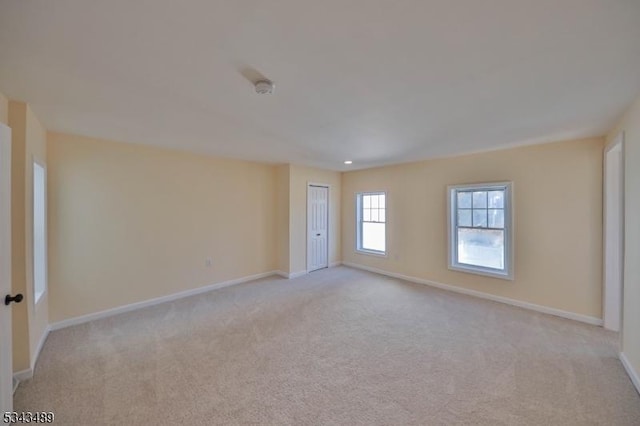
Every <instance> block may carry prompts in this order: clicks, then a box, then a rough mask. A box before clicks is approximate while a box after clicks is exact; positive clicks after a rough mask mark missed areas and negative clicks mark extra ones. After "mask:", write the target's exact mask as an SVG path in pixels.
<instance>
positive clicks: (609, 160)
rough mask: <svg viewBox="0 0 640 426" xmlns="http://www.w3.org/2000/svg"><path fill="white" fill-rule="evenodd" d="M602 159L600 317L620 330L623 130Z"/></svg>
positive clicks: (621, 300)
mask: <svg viewBox="0 0 640 426" xmlns="http://www.w3.org/2000/svg"><path fill="white" fill-rule="evenodd" d="M603 162H604V165H603V185H602V187H603V200H602V201H603V203H602V204H603V225H604V226H603V268H602V275H603V280H602V282H603V286H602V290H603V294H602V320H603V325H604V328H607V329H609V330H613V331H620V332H621V331H622V326H623V324H622V309H623V300H624V299H623V297H624V289H623V283H624V132H621V133H620V134H618V135H617V136H616V138H615V139H614V142H613V143H611V144H610V145H609V146H607V147H606V148H605V151H604V161H603ZM614 173H615V174H614ZM620 334H622V333H620Z"/></svg>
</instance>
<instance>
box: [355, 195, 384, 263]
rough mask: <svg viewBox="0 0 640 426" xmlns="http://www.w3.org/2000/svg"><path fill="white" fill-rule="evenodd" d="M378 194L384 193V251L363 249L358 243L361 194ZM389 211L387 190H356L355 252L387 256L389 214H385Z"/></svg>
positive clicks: (360, 223) (360, 235)
mask: <svg viewBox="0 0 640 426" xmlns="http://www.w3.org/2000/svg"><path fill="white" fill-rule="evenodd" d="M379 194H384V200H385V207H384V209H385V217H384V247H385V251H378V250H370V249H364V248H362V247H360V243H361V241H362V221H361V220H360V214H361V210H362V209H361V206H360V203H361V200H362V196H363V195H379ZM388 212H389V203H388V202H387V192H386V191H362V192H356V253H360V254H366V255H370V256H378V257H387V247H388V244H387V243H388V235H389V233H388V232H387V224H388V223H389V221H388V217H389V215H388V214H387V213H388Z"/></svg>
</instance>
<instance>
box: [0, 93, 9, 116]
mask: <svg viewBox="0 0 640 426" xmlns="http://www.w3.org/2000/svg"><path fill="white" fill-rule="evenodd" d="M0 123H2V124H9V99H7V97H6V96H5V95H3V94H2V93H0Z"/></svg>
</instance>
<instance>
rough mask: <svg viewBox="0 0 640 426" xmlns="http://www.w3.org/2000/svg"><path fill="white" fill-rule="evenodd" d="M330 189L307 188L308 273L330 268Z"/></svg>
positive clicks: (325, 187)
mask: <svg viewBox="0 0 640 426" xmlns="http://www.w3.org/2000/svg"><path fill="white" fill-rule="evenodd" d="M328 235H329V187H328V186H321V185H312V184H309V185H308V187H307V272H311V271H315V270H317V269H322V268H326V267H328V266H329V241H328V240H329V238H328Z"/></svg>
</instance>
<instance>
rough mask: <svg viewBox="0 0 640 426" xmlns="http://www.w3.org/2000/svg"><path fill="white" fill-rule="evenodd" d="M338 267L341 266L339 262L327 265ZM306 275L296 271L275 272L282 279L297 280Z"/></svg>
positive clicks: (304, 272)
mask: <svg viewBox="0 0 640 426" xmlns="http://www.w3.org/2000/svg"><path fill="white" fill-rule="evenodd" d="M340 265H342V262H341V261H337V262H331V263H330V264H329V268H335V267H336V266H340ZM308 273H309V272H308V271H298V272H291V273H289V272H284V271H276V275H280V276H281V277H282V278H287V279H293V278H298V277H301V276H303V275H306V274H308Z"/></svg>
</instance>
